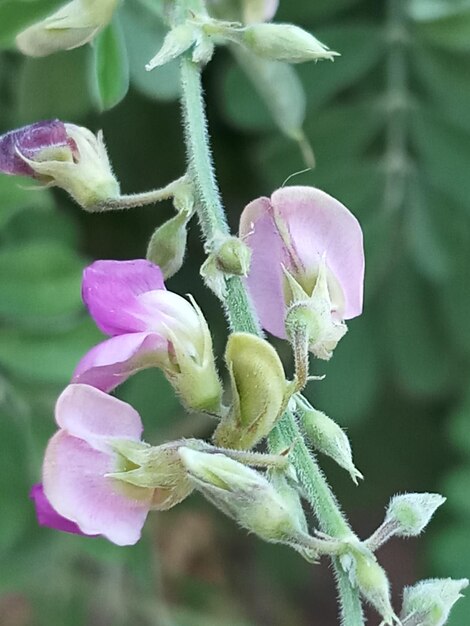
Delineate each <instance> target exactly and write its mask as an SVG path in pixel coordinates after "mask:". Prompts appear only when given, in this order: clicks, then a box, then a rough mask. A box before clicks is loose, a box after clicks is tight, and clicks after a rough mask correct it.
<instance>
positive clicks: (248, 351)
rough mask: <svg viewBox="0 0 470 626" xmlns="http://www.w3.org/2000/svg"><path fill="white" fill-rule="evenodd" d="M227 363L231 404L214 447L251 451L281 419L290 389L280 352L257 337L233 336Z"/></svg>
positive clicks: (226, 355) (236, 334) (219, 429)
mask: <svg viewBox="0 0 470 626" xmlns="http://www.w3.org/2000/svg"><path fill="white" fill-rule="evenodd" d="M225 361H226V363H227V369H228V371H229V374H230V382H231V389H232V404H231V406H230V410H229V411H228V413H227V415H225V416H224V417H223V418H222V420H221V421H220V423H219V425H218V427H217V429H216V431H215V433H214V443H215V444H216V445H219V446H222V447H225V448H237V449H240V450H249V449H250V448H252V447H254V446H255V445H256V444H257V443H259V442H260V441H261V440H262V439H263V438H264V437H266V436H267V435H268V434H269V433H270V431H271V430H272V428H273V427H274V425H275V423H276V422H277V420H278V419H279V418H280V417H281V415H282V413H283V412H284V409H285V406H286V403H287V400H288V397H289V386H288V383H287V382H286V378H285V374H284V369H283V367H282V363H281V360H280V358H279V356H278V354H277V352H276V351H275V350H274V348H273V347H272V346H271V345H270V344H269V343H268V342H267V341H265V340H264V339H260V338H259V337H256V336H255V335H250V334H248V333H234V334H232V335H230V337H229V339H228V342H227V348H226V350H225Z"/></svg>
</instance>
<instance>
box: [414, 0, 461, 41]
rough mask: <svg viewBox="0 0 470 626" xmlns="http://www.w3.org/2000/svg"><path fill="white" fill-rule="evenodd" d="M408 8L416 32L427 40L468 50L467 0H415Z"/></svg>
mask: <svg viewBox="0 0 470 626" xmlns="http://www.w3.org/2000/svg"><path fill="white" fill-rule="evenodd" d="M409 12H410V16H411V18H412V19H414V20H415V25H416V31H417V33H418V35H420V36H421V37H423V39H425V40H426V41H428V42H430V43H431V44H433V45H436V46H439V47H442V48H447V49H449V50H454V51H458V52H460V51H463V52H468V51H469V50H470V3H469V2H468V0H460V1H455V0H454V1H449V0H446V1H443V0H414V2H412V3H411V5H410V9H409Z"/></svg>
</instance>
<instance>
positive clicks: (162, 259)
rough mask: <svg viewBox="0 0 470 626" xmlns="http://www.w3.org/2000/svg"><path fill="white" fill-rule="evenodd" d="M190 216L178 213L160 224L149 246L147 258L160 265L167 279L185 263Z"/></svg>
mask: <svg viewBox="0 0 470 626" xmlns="http://www.w3.org/2000/svg"><path fill="white" fill-rule="evenodd" d="M188 220H189V216H188V215H187V214H185V213H184V212H181V213H178V214H177V215H175V216H174V217H172V218H171V219H169V220H168V221H167V222H165V223H164V224H162V225H161V226H159V227H158V228H157V229H156V230H155V232H154V233H153V235H152V237H151V239H150V241H149V245H148V248H147V259H148V260H149V261H152V263H155V265H158V266H159V267H160V269H161V270H162V272H163V276H164V278H165V279H167V278H171V276H173V275H174V274H176V272H178V271H179V270H180V269H181V266H182V265H183V260H184V255H185V253H186V240H187V228H186V225H187V223H188Z"/></svg>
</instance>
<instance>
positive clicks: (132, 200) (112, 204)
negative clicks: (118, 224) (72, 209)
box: [88, 176, 187, 213]
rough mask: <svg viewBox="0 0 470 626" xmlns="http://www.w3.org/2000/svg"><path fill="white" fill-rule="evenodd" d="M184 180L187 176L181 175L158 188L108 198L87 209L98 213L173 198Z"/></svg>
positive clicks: (131, 207)
mask: <svg viewBox="0 0 470 626" xmlns="http://www.w3.org/2000/svg"><path fill="white" fill-rule="evenodd" d="M186 180H187V177H186V176H182V177H181V178H178V179H177V180H174V181H173V182H171V183H169V184H168V185H166V186H165V187H161V188H160V189H152V190H151V191H143V192H142V193H133V194H128V195H124V196H119V197H118V198H110V199H109V200H104V201H103V202H100V203H99V204H97V205H96V206H95V207H93V208H91V209H88V210H89V211H92V212H94V213H99V212H103V211H118V210H122V209H133V208H135V207H140V206H145V205H147V204H156V203H157V202H162V201H163V200H169V199H170V198H173V197H174V196H175V194H176V193H177V192H178V190H179V189H180V187H181V185H184V184H185V182H186Z"/></svg>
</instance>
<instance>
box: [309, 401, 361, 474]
mask: <svg viewBox="0 0 470 626" xmlns="http://www.w3.org/2000/svg"><path fill="white" fill-rule="evenodd" d="M299 412H300V413H301V415H302V425H303V427H304V430H305V433H306V435H307V437H308V438H309V439H310V441H311V442H312V444H313V446H314V447H315V449H316V450H318V452H321V453H322V454H326V455H327V456H329V457H330V458H332V459H333V460H334V461H336V463H338V465H340V466H341V467H343V468H344V469H345V470H346V471H347V472H349V473H350V475H351V478H352V479H353V481H354V482H355V483H356V484H357V481H358V479H359V478H361V479H362V478H363V476H362V474H361V472H360V471H359V470H358V469H357V468H356V467H355V465H354V463H353V459H352V450H351V444H350V443H349V439H348V437H347V435H346V433H345V432H344V430H343V429H342V428H340V426H338V424H337V423H336V422H335V421H334V420H332V419H331V418H330V417H328V416H327V415H325V413H322V412H321V411H317V410H316V409H314V408H312V407H310V406H307V405H304V403H302V406H301V407H300V411H299Z"/></svg>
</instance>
